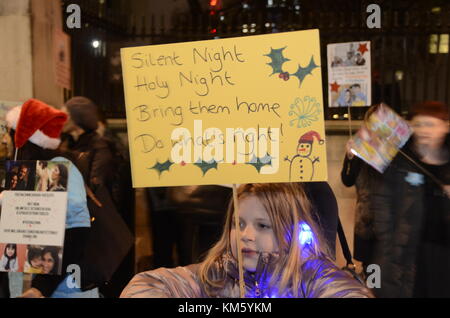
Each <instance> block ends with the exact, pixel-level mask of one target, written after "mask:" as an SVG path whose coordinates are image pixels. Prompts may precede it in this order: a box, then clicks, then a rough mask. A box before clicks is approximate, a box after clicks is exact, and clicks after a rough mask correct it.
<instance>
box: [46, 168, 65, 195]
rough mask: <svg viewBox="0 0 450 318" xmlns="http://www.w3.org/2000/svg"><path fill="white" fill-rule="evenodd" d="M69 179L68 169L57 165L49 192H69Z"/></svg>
mask: <svg viewBox="0 0 450 318" xmlns="http://www.w3.org/2000/svg"><path fill="white" fill-rule="evenodd" d="M67 178H68V170H67V167H66V166H65V165H63V164H57V165H56V166H55V167H53V169H52V173H51V183H50V185H49V188H48V191H67Z"/></svg>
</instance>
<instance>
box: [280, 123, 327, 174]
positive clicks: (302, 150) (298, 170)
mask: <svg viewBox="0 0 450 318" xmlns="http://www.w3.org/2000/svg"><path fill="white" fill-rule="evenodd" d="M314 137H315V138H316V139H317V141H318V143H319V145H322V144H323V143H324V142H325V141H324V140H323V139H322V138H321V137H320V135H319V133H318V132H316V131H313V130H311V131H308V132H307V133H305V134H304V135H302V136H301V137H300V139H299V140H298V145H297V151H296V152H297V154H296V155H295V156H293V157H292V159H289V156H286V157H285V158H284V160H285V161H289V162H290V165H289V181H311V180H312V179H313V177H314V165H315V164H316V163H318V162H320V161H319V157H314V158H311V153H312V150H313V144H314Z"/></svg>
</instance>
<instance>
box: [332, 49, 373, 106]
mask: <svg viewBox="0 0 450 318" xmlns="http://www.w3.org/2000/svg"><path fill="white" fill-rule="evenodd" d="M370 52H371V51H370V42H369V41H362V42H347V43H334V44H328V45H327V60H328V105H329V106H330V107H348V106H370V105H371V104H372V81H371V69H370V67H371V66H370Z"/></svg>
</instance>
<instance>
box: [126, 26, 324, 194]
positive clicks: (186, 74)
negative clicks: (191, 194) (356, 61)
mask: <svg viewBox="0 0 450 318" xmlns="http://www.w3.org/2000/svg"><path fill="white" fill-rule="evenodd" d="M121 59H122V70H123V77H124V91H125V101H126V114H127V127H128V136H129V145H130V156H131V168H132V176H133V187H161V186H181V185H207V184H238V183H248V182H290V181H292V182H298V181H305V182H306V181H325V180H327V158H326V143H325V126H324V112H323V97H322V93H323V91H322V79H321V65H319V64H320V61H321V58H320V42H319V31H318V30H307V31H294V32H285V33H277V34H269V35H256V36H246V37H238V38H227V39H216V40H209V41H198V42H189V43H175V44H167V45H152V46H142V47H129V48H123V49H122V50H121Z"/></svg>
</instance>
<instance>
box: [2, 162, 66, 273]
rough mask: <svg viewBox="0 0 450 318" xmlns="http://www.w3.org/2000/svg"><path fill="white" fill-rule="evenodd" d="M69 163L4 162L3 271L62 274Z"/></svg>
mask: <svg viewBox="0 0 450 318" xmlns="http://www.w3.org/2000/svg"><path fill="white" fill-rule="evenodd" d="M69 169H70V163H69V162H63V161H58V162H53V161H6V162H5V164H4V172H5V176H6V179H5V182H4V183H5V184H4V187H2V188H3V189H4V191H3V192H2V206H1V215H0V253H2V254H1V255H0V271H7V272H25V273H32V274H60V273H61V267H62V253H63V248H64V246H63V245H64V234H65V228H66V213H67V199H68V192H67V186H68V177H69Z"/></svg>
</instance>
